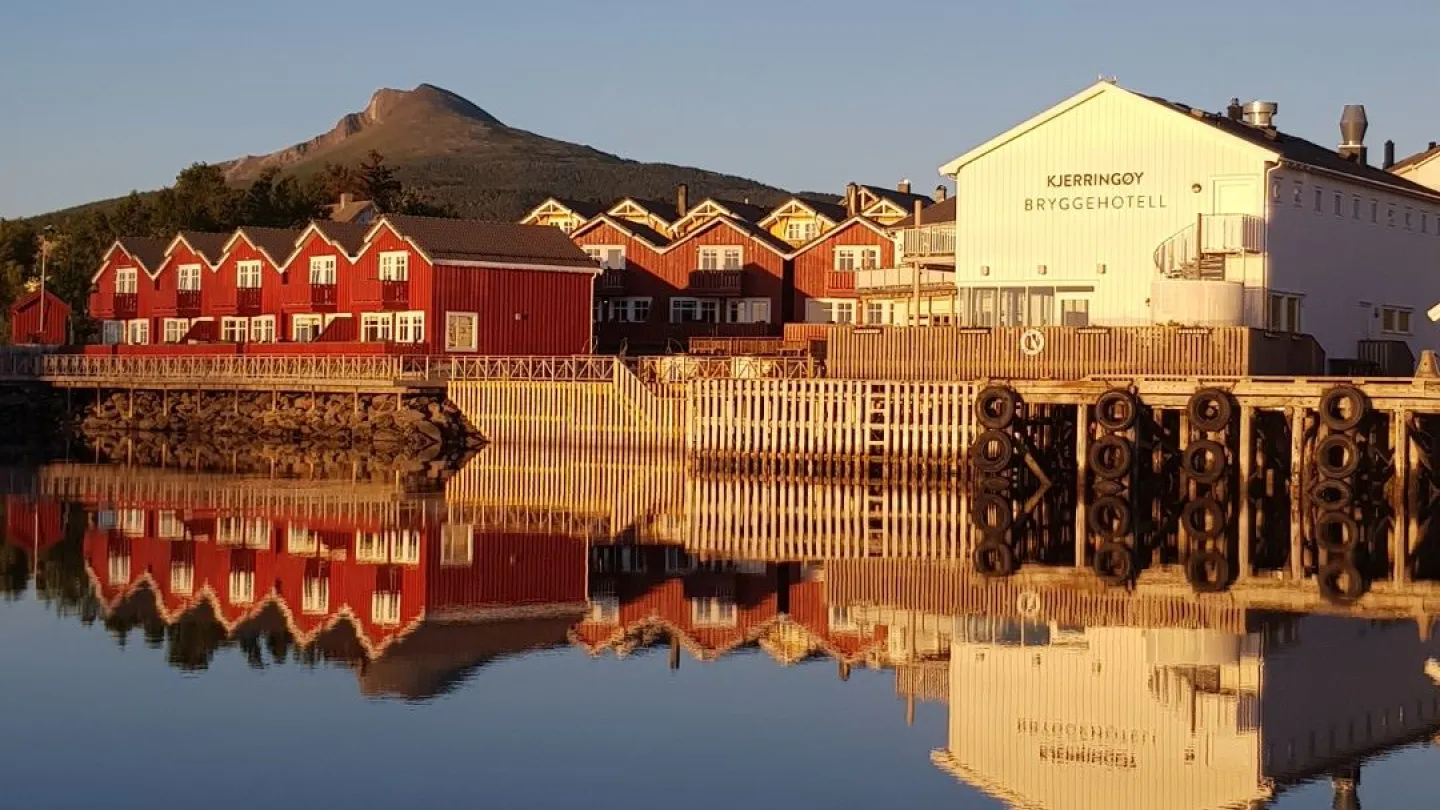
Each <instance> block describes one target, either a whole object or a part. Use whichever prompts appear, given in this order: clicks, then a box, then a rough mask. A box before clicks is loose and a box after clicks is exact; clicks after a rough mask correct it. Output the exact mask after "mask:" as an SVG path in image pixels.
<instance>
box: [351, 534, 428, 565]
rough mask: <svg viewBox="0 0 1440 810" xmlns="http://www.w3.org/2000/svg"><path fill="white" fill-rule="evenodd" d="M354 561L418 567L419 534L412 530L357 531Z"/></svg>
mask: <svg viewBox="0 0 1440 810" xmlns="http://www.w3.org/2000/svg"><path fill="white" fill-rule="evenodd" d="M355 561H356V562H361V563H367V564H370V565H385V564H386V563H393V564H395V565H419V564H420V532H418V531H416V530H414V529H392V530H388V531H383V532H369V531H363V530H362V531H357V532H355Z"/></svg>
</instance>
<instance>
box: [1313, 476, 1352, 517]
mask: <svg viewBox="0 0 1440 810" xmlns="http://www.w3.org/2000/svg"><path fill="white" fill-rule="evenodd" d="M1310 502H1311V503H1313V504H1315V508H1316V509H1319V510H1321V511H1326V512H1331V511H1338V510H1341V509H1349V508H1350V504H1352V503H1354V502H1355V491H1354V490H1353V489H1351V488H1350V484H1349V483H1348V482H1346V481H1337V480H1335V479H1333V478H1329V479H1326V480H1324V481H1321V482H1320V483H1318V484H1316V485H1315V486H1314V488H1313V489H1311V490H1310Z"/></svg>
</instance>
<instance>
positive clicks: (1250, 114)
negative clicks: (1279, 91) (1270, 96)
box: [1245, 101, 1280, 129]
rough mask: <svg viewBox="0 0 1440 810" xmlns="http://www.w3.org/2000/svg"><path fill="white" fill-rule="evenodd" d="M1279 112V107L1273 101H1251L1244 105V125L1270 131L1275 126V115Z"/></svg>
mask: <svg viewBox="0 0 1440 810" xmlns="http://www.w3.org/2000/svg"><path fill="white" fill-rule="evenodd" d="M1279 111H1280V105H1279V104H1276V103H1275V102H1273V101H1252V102H1250V103H1249V104H1246V105H1245V123H1247V124H1249V125H1250V126H1252V127H1260V128H1261V129H1270V128H1271V127H1273V126H1275V113H1277V112H1279Z"/></svg>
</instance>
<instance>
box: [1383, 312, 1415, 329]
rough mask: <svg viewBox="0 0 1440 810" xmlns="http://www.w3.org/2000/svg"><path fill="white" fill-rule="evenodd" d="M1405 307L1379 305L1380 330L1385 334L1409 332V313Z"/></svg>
mask: <svg viewBox="0 0 1440 810" xmlns="http://www.w3.org/2000/svg"><path fill="white" fill-rule="evenodd" d="M1413 311H1414V310H1411V309H1409V308H1406V307H1380V331H1381V332H1384V333H1385V334H1387V335H1408V334H1410V315H1411V313H1412V312H1413Z"/></svg>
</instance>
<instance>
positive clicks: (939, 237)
mask: <svg viewBox="0 0 1440 810" xmlns="http://www.w3.org/2000/svg"><path fill="white" fill-rule="evenodd" d="M900 236H901V245H902V249H903V250H904V252H905V258H906V260H907V261H924V260H926V259H928V260H931V261H934V262H946V261H949V262H953V261H955V226H954V225H926V226H924V227H922V228H906V229H905V230H903V231H901V232H900Z"/></svg>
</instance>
